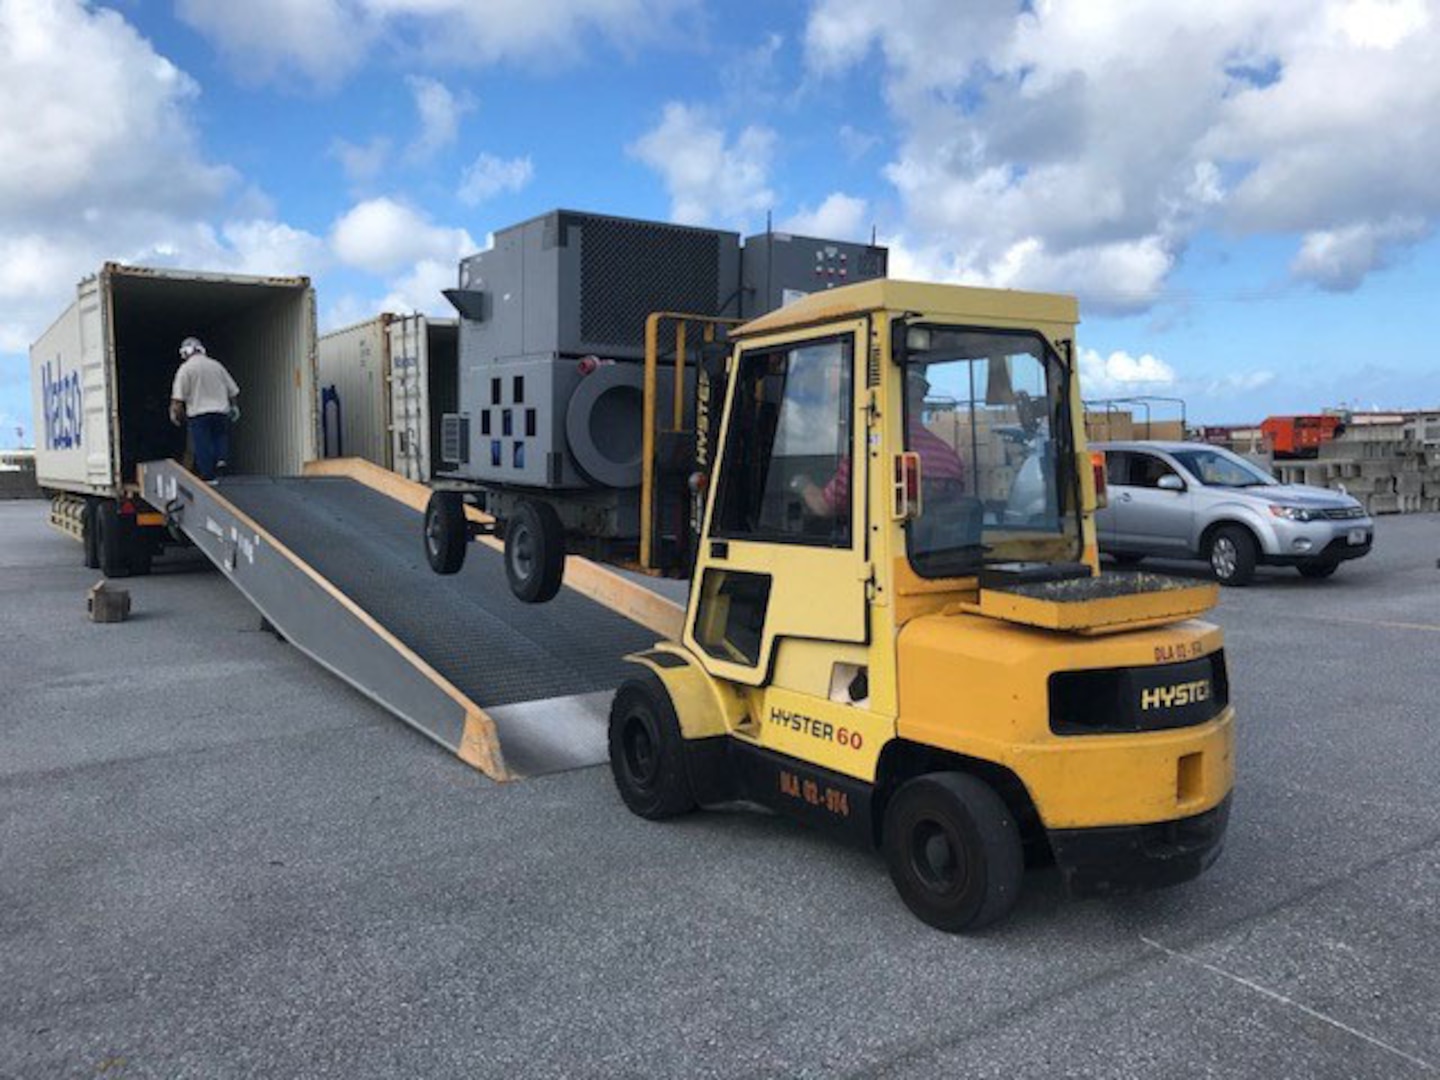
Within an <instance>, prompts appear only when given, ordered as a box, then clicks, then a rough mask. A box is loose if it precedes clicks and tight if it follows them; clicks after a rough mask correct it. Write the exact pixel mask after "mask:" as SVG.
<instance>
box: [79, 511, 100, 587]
mask: <svg viewBox="0 0 1440 1080" xmlns="http://www.w3.org/2000/svg"><path fill="white" fill-rule="evenodd" d="M96 507H97V503H96V502H95V500H94V499H86V500H85V505H84V506H83V507H82V508H81V510H80V538H81V540H82V541H83V546H84V548H85V569H86V570H99V569H100V538H99V536H98V535H97V529H98V522H97V520H96V519H97V518H98V517H99V515H98V514H97V513H96Z"/></svg>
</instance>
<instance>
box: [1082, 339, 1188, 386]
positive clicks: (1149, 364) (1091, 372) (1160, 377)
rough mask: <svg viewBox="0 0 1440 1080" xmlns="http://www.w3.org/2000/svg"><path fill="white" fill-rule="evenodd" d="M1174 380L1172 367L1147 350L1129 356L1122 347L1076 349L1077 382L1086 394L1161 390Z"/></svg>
mask: <svg viewBox="0 0 1440 1080" xmlns="http://www.w3.org/2000/svg"><path fill="white" fill-rule="evenodd" d="M1176 382H1177V376H1176V374H1175V369H1174V368H1172V367H1171V366H1170V365H1169V364H1167V363H1165V361H1163V360H1160V359H1158V358H1156V357H1154V356H1152V355H1151V354H1150V353H1145V354H1144V355H1142V356H1131V355H1130V354H1129V353H1128V352H1124V351H1123V350H1122V351H1117V352H1112V353H1111V354H1110V355H1108V356H1102V355H1101V354H1100V353H1099V352H1097V351H1096V350H1094V349H1081V350H1080V386H1081V389H1082V390H1083V392H1084V394H1085V396H1086V398H1106V397H1117V396H1125V395H1134V394H1155V393H1161V392H1163V391H1165V390H1168V389H1171V388H1172V387H1174V386H1175V384H1176Z"/></svg>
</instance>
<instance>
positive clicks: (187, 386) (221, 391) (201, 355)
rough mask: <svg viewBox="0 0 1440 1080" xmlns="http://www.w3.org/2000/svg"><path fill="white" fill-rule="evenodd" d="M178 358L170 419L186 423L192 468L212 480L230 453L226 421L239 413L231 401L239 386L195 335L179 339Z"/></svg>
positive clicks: (238, 392)
mask: <svg viewBox="0 0 1440 1080" xmlns="http://www.w3.org/2000/svg"><path fill="white" fill-rule="evenodd" d="M180 361H181V363H180V367H179V368H178V369H176V371H175V386H174V388H173V389H172V390H171V391H170V422H171V423H172V424H174V425H175V426H176V427H179V426H181V425H182V424H185V423H187V422H188V423H189V425H190V444H191V447H192V449H193V450H194V453H195V471H196V472H197V473H199V475H200V479H202V480H211V481H213V480H214V479H215V476H216V474H217V472H221V471H223V470H224V469H225V464H226V460H225V459H226V458H227V457H228V456H229V454H230V423H231V421H232V420H236V419H238V418H239V415H240V410H239V408H237V407H236V405H235V399H236V398H237V397H239V396H240V387H239V386H237V385H236V384H235V380H234V379H232V378H231V377H230V372H228V371H226V370H225V365H224V364H222V363H220V361H219V360H216V359H215V358H214V357H213V356H208V355H206V353H205V346H204V345H203V344H202V343H201V341H200V339H199V338H193V337H187V338H186V339H185V340H184V341H182V342H181V343H180Z"/></svg>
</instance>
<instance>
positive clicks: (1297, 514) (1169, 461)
mask: <svg viewBox="0 0 1440 1080" xmlns="http://www.w3.org/2000/svg"><path fill="white" fill-rule="evenodd" d="M1092 449H1095V450H1103V451H1104V452H1105V468H1106V474H1105V475H1106V486H1107V487H1108V488H1109V491H1110V497H1109V505H1108V506H1106V507H1105V509H1103V510H1100V511H1099V512H1098V513H1096V515H1095V529H1096V532H1097V534H1098V538H1099V541H1100V550H1101V551H1102V552H1104V553H1105V554H1107V555H1110V556H1112V557H1113V558H1114V559H1115V560H1116V561H1117V562H1119V563H1121V564H1122V565H1123V564H1132V563H1137V562H1139V561H1140V560H1141V559H1143V558H1144V557H1145V556H1147V555H1154V556H1161V557H1166V558H1174V559H1190V558H1196V557H1198V558H1202V559H1208V560H1209V562H1210V566H1211V568H1212V569H1214V571H1215V576H1216V577H1217V578H1219V579H1220V582H1221V584H1224V585H1244V584H1245V583H1246V582H1248V581H1249V580H1250V579H1251V577H1252V576H1254V573H1255V567H1256V565H1258V564H1261V563H1265V564H1269V565H1271V566H1293V567H1295V568H1296V569H1298V570H1299V571H1300V573H1301V574H1303V575H1304V576H1305V577H1307V578H1324V577H1329V576H1330V575H1331V574H1333V573H1334V572H1335V571H1336V569H1337V568H1338V567H1339V566H1340V564H1341V563H1342V562H1344V561H1345V560H1346V559H1358V558H1360V556H1362V555H1365V554H1367V553H1368V552H1369V551H1370V545H1371V543H1372V542H1373V540H1374V538H1375V525H1374V523H1373V522H1372V521H1371V520H1370V518H1369V516H1368V515H1367V514H1366V513H1365V508H1364V507H1363V506H1361V505H1360V504H1359V503H1358V502H1357V501H1356V500H1355V499H1353V498H1351V497H1350V496H1349V495H1346V494H1343V493H1342V492H1338V491H1328V490H1326V489H1325V488H1317V487H1309V486H1307V485H1304V484H1281V483H1278V482H1276V480H1275V479H1274V478H1273V477H1272V476H1270V474H1269V473H1267V472H1265V471H1264V470H1263V469H1260V468H1258V467H1257V466H1255V465H1252V464H1251V463H1250V462H1248V461H1246V460H1245V459H1244V458H1242V457H1239V456H1238V455H1236V454H1232V453H1230V451H1228V450H1222V449H1220V448H1219V447H1215V446H1208V445H1206V444H1205V443H1161V442H1112V443H1098V444H1096V445H1095V446H1093V447H1092Z"/></svg>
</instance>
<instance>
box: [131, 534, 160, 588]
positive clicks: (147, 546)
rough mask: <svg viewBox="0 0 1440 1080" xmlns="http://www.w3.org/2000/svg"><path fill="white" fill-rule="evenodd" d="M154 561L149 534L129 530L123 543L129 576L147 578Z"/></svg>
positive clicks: (153, 543) (152, 545)
mask: <svg viewBox="0 0 1440 1080" xmlns="http://www.w3.org/2000/svg"><path fill="white" fill-rule="evenodd" d="M154 559H155V542H154V540H152V539H151V537H150V535H149V533H148V532H146V531H145V530H143V529H140V528H134V529H131V530H130V535H129V536H128V537H127V538H126V543H125V561H126V562H128V563H129V564H130V574H131V576H133V577H145V576H147V575H148V574H149V573H150V566H151V563H152V562H153V561H154Z"/></svg>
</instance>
